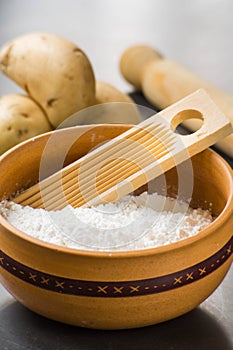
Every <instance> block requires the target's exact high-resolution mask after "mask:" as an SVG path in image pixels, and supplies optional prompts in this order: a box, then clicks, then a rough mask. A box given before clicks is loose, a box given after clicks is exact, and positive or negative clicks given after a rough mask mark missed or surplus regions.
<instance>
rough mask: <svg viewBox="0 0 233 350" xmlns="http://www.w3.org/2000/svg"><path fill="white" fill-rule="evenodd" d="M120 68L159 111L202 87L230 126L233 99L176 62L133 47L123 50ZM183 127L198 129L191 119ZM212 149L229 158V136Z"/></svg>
mask: <svg viewBox="0 0 233 350" xmlns="http://www.w3.org/2000/svg"><path fill="white" fill-rule="evenodd" d="M120 68H121V72H122V74H123V76H124V77H125V79H126V80H127V81H129V82H130V83H131V84H133V85H134V86H135V87H136V88H140V89H141V90H142V91H143V93H144V95H145V97H146V98H147V99H148V100H149V101H150V102H151V103H152V104H154V105H155V106H157V107H159V108H160V109H164V108H165V107H167V106H169V105H171V104H173V103H174V102H176V101H178V100H180V99H181V98H183V97H185V96H187V95H188V94H190V93H192V92H194V91H195V90H197V89H200V88H204V89H205V90H206V91H207V92H208V93H209V95H210V96H211V98H212V99H213V100H214V102H215V103H216V104H217V105H218V106H219V108H220V109H221V110H222V111H223V113H224V114H225V115H226V116H227V118H228V119H229V120H230V121H231V123H232V125H233V97H231V96H230V95H228V94H227V93H225V92H224V91H221V90H220V89H218V88H216V87H215V86H213V85H211V84H210V83H208V82H207V81H205V80H204V79H202V78H201V77H199V76H197V75H196V74H195V73H193V72H192V71H190V70H188V69H187V68H184V67H183V66H181V65H179V64H178V63H176V62H173V61H170V60H167V59H164V58H162V56H161V55H159V54H158V53H157V52H156V51H155V50H153V49H152V48H151V47H149V46H134V47H131V48H129V49H128V50H126V51H125V53H123V56H122V58H121V62H120ZM184 125H185V126H187V127H188V128H190V129H191V130H197V128H198V124H197V122H195V121H193V120H192V121H191V120H188V121H185V122H184ZM216 147H218V148H219V149H220V150H222V151H223V152H225V153H226V154H228V155H229V156H230V157H233V135H230V136H228V137H226V138H224V139H223V140H221V141H219V142H218V143H217V144H216Z"/></svg>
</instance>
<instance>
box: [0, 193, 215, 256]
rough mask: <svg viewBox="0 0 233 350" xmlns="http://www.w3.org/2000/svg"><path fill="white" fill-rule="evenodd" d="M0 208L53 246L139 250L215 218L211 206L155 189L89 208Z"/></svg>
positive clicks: (183, 234)
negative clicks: (189, 202) (206, 208)
mask: <svg viewBox="0 0 233 350" xmlns="http://www.w3.org/2000/svg"><path fill="white" fill-rule="evenodd" d="M0 212H1V213H2V214H3V215H4V216H5V217H6V219H7V220H8V221H9V222H10V223H11V224H12V225H13V226H15V227H17V228H18V229H20V230H21V231H23V232H25V233H27V234H29V235H31V236H33V237H36V238H38V239H40V240H43V241H46V242H50V243H54V244H57V245H61V246H65V247H70V248H77V249H85V250H99V251H116V250H117V251H123V250H124V251H126V250H139V249H146V248H152V247H158V246H162V245H166V244H169V243H172V242H176V241H179V240H182V239H185V238H187V237H191V236H193V235H195V234H197V233H198V232H199V231H200V230H201V229H203V228H205V227H207V226H208V225H209V224H210V223H211V222H212V221H213V218H212V216H211V214H210V212H209V211H204V210H202V209H200V208H198V209H192V208H190V207H188V205H187V204H185V203H183V202H179V201H177V200H175V199H172V198H166V197H164V196H160V195H158V194H151V195H149V194H147V193H143V194H141V195H140V196H138V197H133V196H126V197H124V198H123V199H121V200H120V201H118V202H115V203H109V204H105V205H99V206H96V207H92V208H77V209H74V208H72V207H71V206H67V207H65V208H64V209H62V210H60V211H50V212H48V211H46V210H43V209H33V208H31V207H22V206H20V205H18V204H15V203H13V202H9V203H7V205H5V204H4V203H2V205H1V206H0Z"/></svg>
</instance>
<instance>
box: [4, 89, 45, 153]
mask: <svg viewBox="0 0 233 350" xmlns="http://www.w3.org/2000/svg"><path fill="white" fill-rule="evenodd" d="M50 130H51V126H50V124H49V122H48V120H47V117H46V116H45V114H44V112H43V110H42V109H41V108H40V107H39V106H38V105H37V104H36V103H35V102H34V101H33V100H32V99H31V98H30V97H28V96H24V95H19V94H14V95H13V94H12V95H5V96H3V97H2V98H1V99H0V154H2V153H4V152H5V151H6V150H8V149H9V148H11V147H13V146H15V145H16V144H18V143H20V142H22V141H24V140H27V139H29V138H30V137H33V136H36V135H39V134H41V133H44V132H47V131H50Z"/></svg>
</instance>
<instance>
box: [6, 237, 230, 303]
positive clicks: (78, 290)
mask: <svg viewBox="0 0 233 350" xmlns="http://www.w3.org/2000/svg"><path fill="white" fill-rule="evenodd" d="M232 246H233V236H232V237H231V239H230V240H229V242H227V243H226V244H225V245H224V247H222V248H221V249H220V250H219V251H218V252H216V253H215V254H214V255H212V256H211V257H209V258H208V259H206V260H203V261H202V262H200V263H198V264H196V265H193V266H191V267H189V268H187V269H184V270H180V271H177V272H175V273H172V274H169V275H166V276H160V277H155V278H149V279H144V280H136V281H127V282H125V281H123V282H119V281H117V282H106V281H84V280H73V279H69V278H63V277H59V276H54V275H49V274H46V273H43V272H40V271H38V270H34V269H32V268H30V267H28V266H25V265H23V264H21V263H19V262H17V261H15V260H14V259H12V258H11V257H9V256H8V255H6V254H5V253H4V252H3V251H1V250H0V266H1V267H2V268H3V269H4V270H6V271H7V272H9V273H10V274H12V275H13V276H15V277H17V278H19V279H21V280H23V281H25V282H27V283H30V284H32V285H34V286H36V287H39V288H43V289H46V290H49V291H53V292H57V293H62V294H69V295H76V296H87V297H105V298H106V297H107V298H122V297H133V296H140V295H148V294H155V293H161V292H165V291H168V290H171V289H176V288H180V287H182V286H184V285H186V284H189V283H193V282H195V281H198V280H200V279H202V278H204V277H206V276H208V275H209V274H210V273H212V272H213V271H215V270H216V269H217V268H218V267H220V266H221V265H222V264H224V263H225V262H226V261H227V260H228V259H229V258H230V257H231V254H232Z"/></svg>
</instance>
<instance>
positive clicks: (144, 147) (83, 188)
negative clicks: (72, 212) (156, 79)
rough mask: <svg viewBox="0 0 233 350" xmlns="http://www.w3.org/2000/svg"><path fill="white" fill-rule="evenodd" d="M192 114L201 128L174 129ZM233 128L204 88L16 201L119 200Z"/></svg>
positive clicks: (38, 204)
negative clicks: (182, 131)
mask: <svg viewBox="0 0 233 350" xmlns="http://www.w3.org/2000/svg"><path fill="white" fill-rule="evenodd" d="M192 117H196V118H199V119H201V120H203V125H202V127H201V128H200V129H199V130H198V131H197V132H196V133H193V134H191V135H178V134H176V133H175V132H174V130H175V129H176V127H177V126H178V125H179V124H180V123H181V122H183V121H184V120H186V119H187V118H192ZM231 132H232V127H231V123H230V122H229V120H228V119H227V118H226V117H225V116H224V115H223V113H222V112H221V111H220V110H219V109H218V107H217V106H216V105H215V104H214V102H213V101H212V100H211V99H210V97H209V96H208V95H207V94H206V92H205V91H204V90H199V91H197V92H195V93H193V94H192V95H190V96H188V97H186V98H185V99H183V100H181V101H179V102H177V103H175V104H174V105H172V106H170V107H169V108H167V109H165V110H163V111H162V112H160V113H158V114H157V115H154V116H152V117H150V118H149V119H147V120H145V121H143V122H142V123H140V124H139V125H136V126H134V127H132V128H131V129H130V130H128V131H126V132H124V133H123V134H121V135H120V136H118V137H116V138H114V139H112V140H111V141H108V142H107V143H105V144H103V145H102V146H100V147H98V148H97V149H95V150H94V151H92V152H90V153H88V154H87V155H85V156H84V157H82V158H81V159H79V160H77V161H75V162H74V163H72V164H70V165H68V166H67V167H65V168H63V169H62V170H61V171H59V172H57V173H56V174H54V175H51V176H50V177H48V178H47V179H44V180H43V181H41V182H40V183H38V184H36V185H34V186H33V187H31V188H30V189H28V190H26V191H25V192H23V193H21V194H20V195H18V196H17V197H15V199H14V201H15V202H16V203H20V204H22V205H30V206H32V207H34V208H42V207H44V208H45V209H47V210H57V209H61V208H63V207H64V206H66V205H67V204H70V205H72V206H74V207H80V206H90V205H96V204H99V203H101V202H111V201H115V200H117V199H119V198H121V197H122V196H124V195H126V194H128V193H130V192H133V191H134V190H136V189H137V188H139V187H141V186H142V185H144V184H145V183H147V182H148V181H150V180H152V179H153V178H155V177H157V176H159V175H161V174H162V173H164V172H165V171H167V170H169V169H171V168H172V167H175V166H176V165H178V164H180V163H181V162H183V161H184V160H186V159H188V158H190V157H191V156H193V155H195V154H197V153H199V152H201V151H202V150H204V149H206V148H208V147H209V146H210V145H212V144H213V143H215V142H216V141H218V140H220V139H221V138H223V137H225V136H227V135H229V134H230V133H231Z"/></svg>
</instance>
